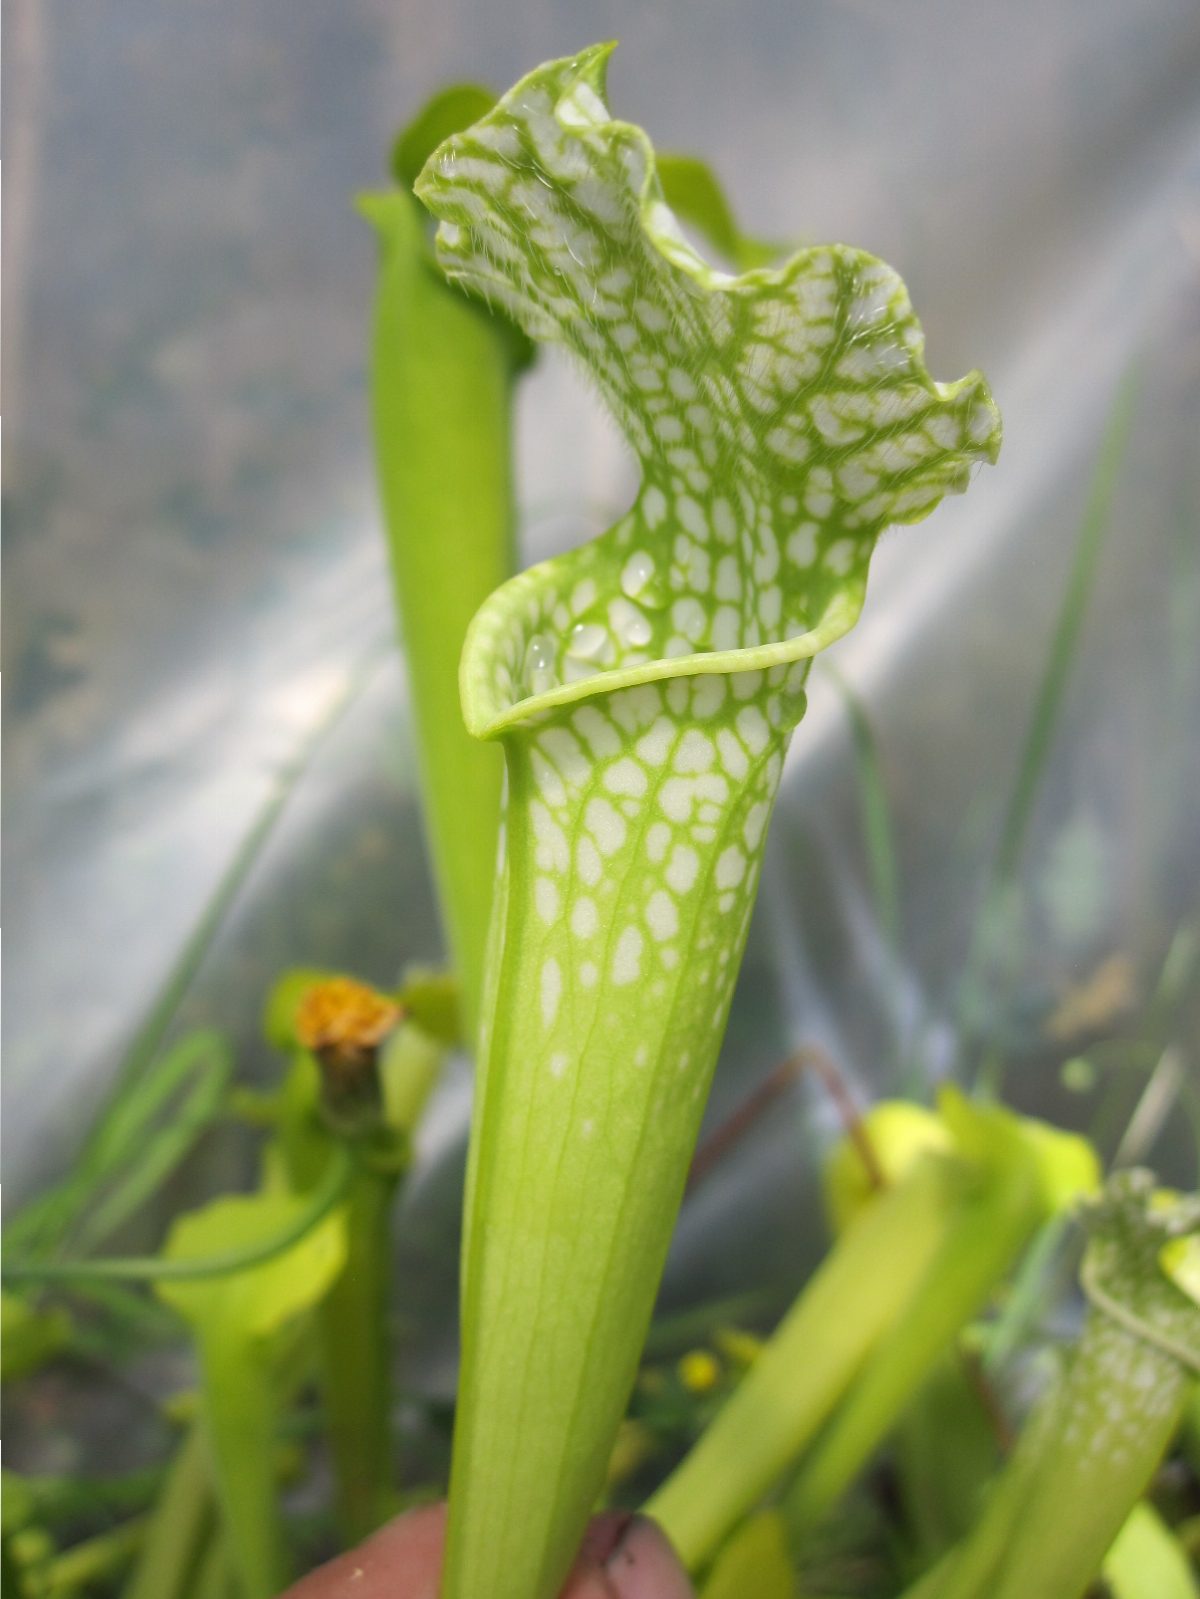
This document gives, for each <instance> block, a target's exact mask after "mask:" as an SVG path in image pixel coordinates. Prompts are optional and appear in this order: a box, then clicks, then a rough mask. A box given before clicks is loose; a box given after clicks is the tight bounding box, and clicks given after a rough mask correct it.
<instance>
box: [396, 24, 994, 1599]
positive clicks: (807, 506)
mask: <svg viewBox="0 0 1200 1599" xmlns="http://www.w3.org/2000/svg"><path fill="white" fill-rule="evenodd" d="M609 48H610V47H608V46H598V47H595V48H593V49H591V50H588V51H585V52H583V53H582V54H581V55H579V56H577V57H574V58H572V59H569V60H565V61H558V62H552V63H549V64H548V65H546V66H543V67H540V68H539V69H538V70H537V71H535V72H534V73H532V74H530V76H529V77H527V78H525V79H524V80H523V81H522V82H521V83H519V84H518V85H517V86H516V88H515V89H513V90H512V91H510V92H509V93H508V94H507V95H505V96H504V98H503V99H502V100H501V101H500V102H499V103H498V104H497V106H496V107H495V108H494V109H493V110H492V111H490V112H489V113H488V115H487V116H485V117H484V118H483V119H482V120H481V121H480V122H478V123H477V124H476V125H475V126H474V127H472V128H470V129H467V130H466V131H464V132H462V133H459V134H456V135H455V136H454V137H452V138H451V139H449V140H447V141H446V142H445V143H444V144H443V145H442V146H441V147H440V148H439V149H438V150H437V151H435V153H434V154H433V156H432V157H431V158H430V161H429V163H428V165H427V166H426V168H425V171H424V172H423V173H422V175H421V177H420V178H419V179H418V181H417V183H416V185H415V189H416V193H417V194H418V196H419V197H420V198H421V199H422V200H423V201H424V203H425V204H426V205H427V206H428V208H429V209H430V210H431V211H432V212H433V213H434V215H435V216H436V217H437V218H438V219H439V222H440V227H439V230H438V235H437V250H438V258H439V260H440V262H441V264H442V266H443V269H444V270H445V272H446V274H447V276H449V277H450V278H451V279H452V280H454V281H456V282H458V283H461V284H462V285H464V286H465V287H466V288H467V289H469V290H470V291H472V292H473V293H476V294H479V295H482V296H485V297H486V298H487V299H488V300H489V301H491V302H492V303H493V304H495V305H496V306H498V307H499V308H500V309H501V310H503V311H504V312H505V313H506V314H507V315H509V316H510V317H511V318H512V319H513V320H514V321H515V322H517V323H518V325H520V326H521V327H523V328H524V329H525V331H526V332H527V333H529V334H530V336H531V337H534V338H537V339H543V340H551V341H554V342H556V343H560V344H562V345H565V346H566V348H567V349H569V350H570V351H571V352H572V353H573V354H574V355H575V356H576V357H577V358H578V359H579V361H580V362H581V363H582V364H583V366H584V368H585V369H586V371H587V372H588V374H589V376H590V377H591V379H592V380H593V382H594V383H595V384H596V385H597V387H598V388H599V390H600V393H601V394H602V396H603V397H604V399H605V401H606V402H607V404H608V406H609V408H610V409H611V411H612V412H613V414H614V416H615V417H616V419H617V421H618V423H619V424H620V426H621V428H622V430H623V431H624V433H625V435H626V437H627V439H628V440H629V443H630V445H631V446H632V448H633V449H634V451H635V454H636V456H637V458H638V460H639V463H640V467H641V474H642V482H641V488H640V492H639V494H638V497H637V500H636V502H635V504H634V506H633V508H632V509H631V510H630V511H629V512H628V513H627V514H626V515H625V516H623V517H622V518H621V519H620V520H619V521H618V522H617V523H616V525H615V526H614V527H612V528H610V529H609V530H608V532H607V533H605V534H603V535H602V536H601V537H600V538H598V539H597V540H595V541H594V542H593V543H591V544H588V545H585V546H584V547H583V548H581V549H577V550H574V551H572V552H571V553H570V554H568V555H565V556H560V557H558V558H557V559H555V560H553V561H548V562H545V563H543V564H542V565H540V566H537V567H535V568H533V569H532V570H531V571H529V572H526V573H524V574H522V575H521V576H519V577H516V578H514V579H512V580H511V581H509V582H508V583H506V584H505V585H504V586H503V587H502V588H500V589H499V590H497V591H496V593H495V594H493V595H492V597H491V598H490V599H489V600H488V601H487V602H486V603H485V604H484V605H483V607H482V609H481V610H480V611H479V613H478V615H477V616H476V618H475V620H474V622H473V623H472V625H471V628H470V631H469V633H468V637H467V643H466V646H465V650H464V654H463V661H462V668H461V673H460V680H461V686H462V698H463V709H464V714H465V717H466V721H467V725H468V727H469V728H470V730H471V731H472V732H473V733H475V734H477V735H478V736H479V737H481V738H485V739H499V740H501V741H502V742H503V745H504V753H505V758H506V768H507V778H508V783H507V804H506V823H505V828H504V836H503V854H502V867H501V878H500V884H499V887H498V890H497V896H496V899H495V901H494V906H493V917H492V933H491V950H490V955H489V964H488V978H487V987H486V989H485V994H486V1000H485V1005H484V1029H483V1034H482V1039H481V1064H482V1092H481V1094H480V1104H479V1109H478V1112H477V1116H476V1122H475V1130H474V1133H473V1143H472V1157H471V1172H470V1177H469V1195H468V1220H467V1231H466V1240H465V1245H464V1249H465V1253H464V1266H463V1273H464V1289H463V1292H464V1306H463V1337H464V1346H463V1364H462V1377H461V1385H460V1407H459V1417H458V1424H457V1426H458V1430H457V1436H456V1446H455V1461H454V1468H453V1478H452V1487H451V1512H450V1531H449V1538H448V1554H447V1576H446V1586H445V1590H444V1591H445V1594H446V1595H447V1596H448V1599H457V1596H465V1595H468V1594H470V1595H474V1594H476V1593H479V1592H481V1591H484V1590H485V1589H486V1591H488V1592H489V1593H490V1594H492V1595H493V1599H506V1596H507V1595H510V1594H511V1595H512V1596H513V1599H517V1596H520V1599H530V1596H534V1599H544V1596H548V1595H549V1594H551V1593H553V1592H554V1591H555V1590H556V1588H557V1585H558V1584H559V1582H560V1581H561V1579H562V1577H563V1575H564V1573H565V1571H566V1569H567V1566H568V1565H569V1563H570V1559H571V1557H572V1554H573V1552H574V1547H575V1545H576V1543H577V1541H578V1538H579V1535H580V1533H581V1531H582V1528H583V1525H584V1522H585V1520H586V1517H587V1513H588V1510H589V1508H590V1506H591V1504H592V1502H593V1501H594V1499H595V1496H596V1494H597V1492H598V1490H599V1488H600V1485H601V1483H602V1481H603V1477H604V1469H605V1464H606V1461H607V1458H608V1453H609V1450H610V1447H611V1443H612V1439H613V1436H614V1434H615V1431H616V1428H617V1426H618V1423H619V1420H620V1416H621V1413H622V1410H623V1408H624V1405H625V1401H626V1398H627V1396H628V1392H629V1388H630V1385H631V1383H632V1381H633V1377H634V1373H635V1370H636V1365H637V1358H638V1352H639V1349H640V1346H641V1342H642V1339H643V1336H644V1333H645V1330H646V1326H647V1323H648V1320H649V1316H650V1312H651V1307H652V1303H653V1298H654V1293H655V1288H656V1285H657V1282H658V1278H659V1275H660V1273H661V1269H662V1264H663V1260H664V1257H665V1254H666V1249H667V1244H668V1242H669V1239H670V1233H671V1227H672V1223H673V1220H674V1216H675V1213H676V1210H677V1208H678V1204H679V1199H680V1196H681V1193H682V1188H683V1182H684V1178H685V1175H686V1170H687V1165H688V1161H689V1159H690V1156H691V1151H692V1148H693V1146H694V1142H695V1136H696V1132H697V1129H698V1126H699V1122H700V1117H701V1114H702V1112H703V1108H704V1101H705V1096H706V1093H707V1089H708V1084H709V1080H710V1077H711V1073H712V1069H713V1065H714V1063H715V1059H716V1053H717V1048H718V1046H719V1043H720V1039H721V1035H722V1033H723V1031H724V1026H725V1019H726V1014H727V1011H728V1006H729V1000H730V996H731V994H732V990H733V984H734V980H735V977H736V973H737V969H738V964H739V960H740V956H741V951H742V948H743V945H744V940H745V935H746V930H747V927H748V925H749V918H750V912H751V908H752V905H753V899H754V891H755V887H756V884H757V880H758V873H759V869H760V866H761V860H762V847H763V840H764V836H765V829H766V823H767V819H768V815H769V812H770V809H771V805H772V802H773V799H774V795H775V790H776V787H777V785H778V781H779V776H780V773H781V770H782V765H783V756H784V753H785V751H786V748H787V744H788V740H789V737H790V734H791V731H792V729H793V728H794V726H795V724H796V723H797V722H798V721H799V719H800V717H801V715H802V714H803V710H804V704H805V700H804V681H805V677H806V674H807V670H808V666H809V662H810V661H811V658H812V656H813V655H814V654H815V653H816V652H817V651H818V650H820V649H822V648H824V647H825V646H826V645H827V644H829V643H832V642H833V640H834V639H836V638H838V637H840V636H841V635H842V634H843V633H845V631H846V630H847V629H848V628H849V627H850V626H851V625H852V624H853V622H854V620H855V619H856V617H857V615H858V613H859V610H860V609H861V606H862V602H863V596H864V592H865V586H866V577H867V564H868V561H869V558H870V554H871V550H872V548H873V547H874V544H875V541H876V539H877V538H878V535H879V533H880V532H881V531H882V529H883V528H884V527H885V526H886V525H887V524H889V523H892V522H910V521H916V520H918V519H919V518H920V517H922V516H924V515H926V514H927V513H928V512H929V511H931V510H932V509H933V508H934V506H935V505H936V504H937V502H938V501H939V500H940V499H941V498H942V496H943V495H944V494H945V493H947V492H948V491H951V490H955V489H961V488H964V487H965V486H966V484H967V481H968V479H969V476H970V472H971V469H972V466H973V465H974V464H975V463H977V462H980V461H988V460H992V459H994V458H995V455H996V452H997V449H998V447H999V419H998V416H997V413H996V409H995V406H994V405H993V403H992V400H991V397H990V395H989V393H988V390H987V387H986V384H985V383H984V381H983V379H982V378H981V377H979V376H978V375H977V374H972V375H971V376H969V377H967V378H965V379H963V380H962V381H961V382H959V383H956V384H951V385H940V384H937V383H935V382H933V380H932V379H931V378H930V377H929V375H928V373H927V372H926V370H925V366H924V363H923V360H922V338H921V333H920V329H919V326H918V324H917V322H916V319H915V317H914V315H913V312H912V308H911V306H910V305H909V302H908V298H907V295H906V293H905V291H904V288H903V285H902V284H901V282H900V280H899V278H898V277H897V276H896V275H895V273H894V272H892V271H891V269H890V268H888V267H886V266H884V265H883V263H882V262H880V261H878V260H876V259H875V258H874V257H873V256H869V255H866V254H864V253H863V252H861V251H857V250H852V249H848V248H846V247H843V246H832V247H828V248H822V249H814V250H806V251H803V252H801V253H800V254H799V255H796V256H794V257H793V258H792V259H791V260H790V261H788V262H787V263H785V264H784V265H783V266H781V267H779V268H776V269H763V270H756V271H752V272H747V273H745V274H743V275H742V276H739V277H732V276H730V275H728V274H726V273H723V272H719V271H716V270H715V269H714V268H712V267H710V266H709V265H708V264H707V263H706V262H705V261H704V260H702V258H701V257H700V256H699V255H698V254H697V253H696V251H695V249H694V248H693V247H692V245H691V244H690V243H689V242H688V241H687V239H686V238H685V236H684V234H683V232H682V230H681V228H680V226H679V224H678V222H677V220H676V218H675V216H674V215H673V213H672V212H671V211H670V209H669V207H668V206H667V203H666V201H665V198H664V195H663V192H662V188H661V185H660V182H659V180H658V178H657V176H656V174H655V168H654V159H653V153H652V150H651V147H650V144H649V141H648V140H647V138H646V136H645V134H644V133H642V132H641V130H640V129H638V128H635V127H632V126H631V125H629V124H627V123H623V122H618V121H614V120H613V119H612V118H611V117H610V116H609V113H608V110H607V108H606V105H605V102H604V70H605V62H606V60H607V56H608V54H609ZM498 1572H500V1573H504V1577H503V1578H502V1579H498V1578H497V1575H496V1574H497V1573H498ZM498 1582H499V1584H500V1585H499V1586H498V1585H497V1583H498Z"/></svg>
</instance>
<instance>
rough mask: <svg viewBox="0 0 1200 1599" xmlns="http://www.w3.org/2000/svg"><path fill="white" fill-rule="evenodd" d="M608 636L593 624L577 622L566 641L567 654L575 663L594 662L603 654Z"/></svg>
mask: <svg viewBox="0 0 1200 1599" xmlns="http://www.w3.org/2000/svg"><path fill="white" fill-rule="evenodd" d="M607 643H608V634H607V633H606V632H605V631H604V629H603V628H602V627H600V626H599V625H598V624H597V623H595V622H577V623H576V624H575V626H574V627H573V628H572V629H571V636H570V638H569V639H568V640H567V654H568V655H573V656H574V657H575V659H576V660H577V661H596V660H599V658H600V656H601V655H602V654H603V652H604V646H605V645H606V644H607Z"/></svg>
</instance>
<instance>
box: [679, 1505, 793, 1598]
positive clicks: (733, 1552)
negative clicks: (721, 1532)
mask: <svg viewBox="0 0 1200 1599" xmlns="http://www.w3.org/2000/svg"><path fill="white" fill-rule="evenodd" d="M750 1594H753V1595H754V1599H795V1594H796V1575H795V1572H794V1571H793V1570H792V1562H791V1559H790V1558H789V1555H788V1546H787V1530H786V1528H785V1525H784V1521H783V1517H782V1516H781V1515H779V1513H778V1512H777V1511H774V1510H762V1511H759V1513H758V1514H757V1515H754V1516H751V1517H750V1518H749V1519H748V1520H747V1521H746V1522H745V1523H743V1525H742V1526H741V1527H739V1528H738V1530H737V1532H735V1533H734V1535H733V1537H732V1538H731V1539H730V1540H729V1542H728V1543H727V1544H726V1545H725V1547H724V1549H722V1550H721V1553H720V1554H719V1555H718V1556H717V1559H716V1561H715V1563H714V1565H713V1569H712V1571H710V1572H709V1575H708V1581H707V1582H706V1583H705V1584H704V1589H703V1594H702V1599H748V1596H749V1595H750Z"/></svg>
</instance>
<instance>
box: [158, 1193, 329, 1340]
mask: <svg viewBox="0 0 1200 1599" xmlns="http://www.w3.org/2000/svg"><path fill="white" fill-rule="evenodd" d="M306 1209H307V1201H306V1200H305V1199H303V1198H301V1197H298V1196H295V1195H292V1194H287V1193H263V1194H244V1195H243V1194H238V1195H231V1196H226V1197H224V1198H221V1199H215V1200H213V1202H212V1203H211V1204H209V1205H206V1206H204V1208H203V1209H202V1210H195V1211H192V1212H191V1213H190V1214H188V1215H186V1216H181V1217H180V1218H179V1219H178V1221H176V1222H175V1224H174V1226H173V1227H172V1228H171V1231H170V1233H169V1234H168V1237H167V1243H166V1247H165V1248H164V1250H163V1255H164V1257H165V1258H166V1259H167V1260H169V1261H190V1260H203V1259H205V1258H206V1257H208V1256H210V1255H216V1254H218V1253H222V1254H223V1253H225V1252H227V1251H231V1250H234V1249H238V1248H249V1247H251V1246H253V1245H254V1244H256V1243H259V1242H263V1241H266V1240H268V1239H270V1238H272V1237H274V1236H275V1235H277V1234H280V1233H283V1232H284V1231H285V1229H286V1228H287V1225H288V1223H289V1222H290V1221H291V1220H292V1219H293V1218H294V1217H297V1216H301V1215H303V1213H304V1211H305V1210H306ZM345 1258H346V1239H345V1218H344V1216H343V1214H342V1212H341V1211H340V1210H334V1211H331V1212H330V1213H329V1215H327V1216H326V1217H325V1218H324V1220H322V1221H320V1222H319V1223H318V1224H317V1225H316V1226H315V1227H313V1228H311V1229H310V1230H309V1231H308V1232H307V1233H306V1234H305V1235H304V1236H303V1237H302V1238H299V1239H298V1240H297V1241H296V1242H295V1243H294V1244H292V1245H291V1247H290V1248H288V1249H285V1250H283V1251H282V1252H281V1253H279V1254H277V1255H275V1256H274V1257H272V1258H271V1259H270V1260H266V1261H263V1262H262V1263H261V1264H259V1265H256V1266H250V1267H247V1268H246V1269H245V1270H242V1271H236V1272H231V1273H229V1274H228V1275H226V1276H221V1277H203V1278H199V1279H196V1280H188V1279H183V1280H172V1279H165V1280H163V1281H162V1282H160V1283H158V1284H157V1290H156V1291H157V1292H158V1294H159V1297H160V1298H162V1299H164V1300H165V1301H166V1302H167V1304H169V1305H170V1306H171V1307H172V1308H173V1309H174V1310H177V1311H178V1312H179V1314H180V1315H181V1316H182V1317H183V1318H184V1320H185V1321H188V1322H190V1323H191V1324H192V1325H193V1326H200V1325H212V1326H216V1327H229V1328H236V1329H237V1330H238V1333H239V1335H242V1334H244V1335H246V1336H249V1337H253V1338H265V1337H267V1336H268V1335H269V1334H271V1333H272V1332H274V1331H275V1330H276V1329H277V1328H279V1327H281V1326H282V1325H283V1323H284V1322H285V1321H287V1320H288V1319H289V1318H290V1317H291V1316H294V1315H296V1314H298V1313H299V1312H300V1311H302V1310H306V1309H308V1307H309V1306H311V1305H314V1304H315V1303H316V1302H317V1300H319V1299H320V1297H321V1296H322V1294H324V1293H325V1291H326V1289H327V1288H328V1287H329V1284H330V1283H331V1282H332V1281H333V1279H334V1278H335V1277H336V1276H337V1274H338V1272H339V1271H340V1270H341V1269H342V1264H343V1262H344V1260H345Z"/></svg>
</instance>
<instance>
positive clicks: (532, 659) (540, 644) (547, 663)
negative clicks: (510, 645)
mask: <svg viewBox="0 0 1200 1599" xmlns="http://www.w3.org/2000/svg"><path fill="white" fill-rule="evenodd" d="M525 682H526V685H527V687H528V689H529V692H530V693H531V694H544V693H545V692H546V690H547V689H550V688H553V687H554V649H553V646H552V645H551V643H550V640H549V639H547V638H545V637H544V636H543V635H542V634H541V633H535V634H534V635H533V637H532V638H531V639H530V640H529V643H528V645H527V646H526V649H525Z"/></svg>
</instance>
